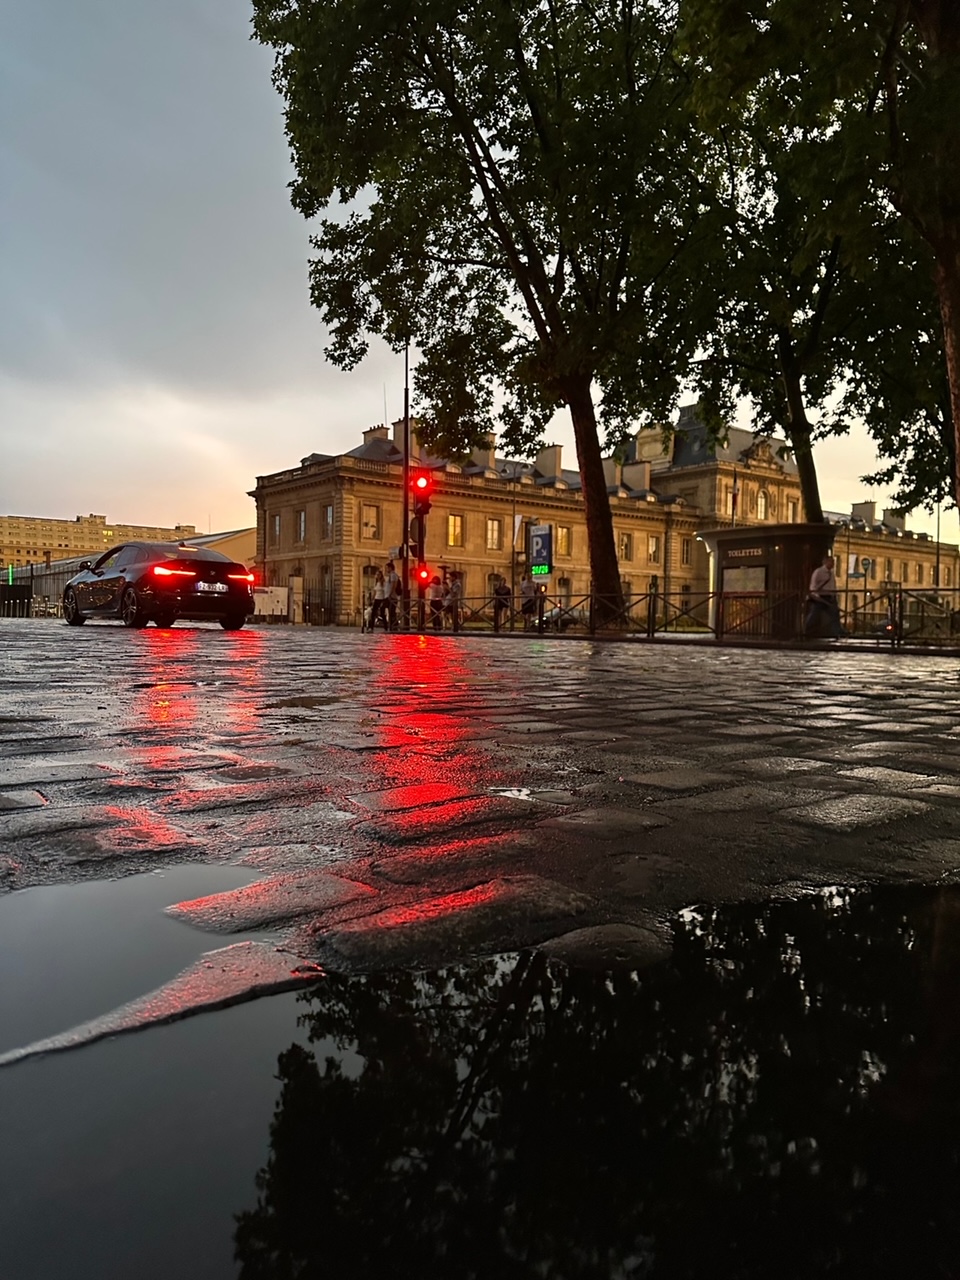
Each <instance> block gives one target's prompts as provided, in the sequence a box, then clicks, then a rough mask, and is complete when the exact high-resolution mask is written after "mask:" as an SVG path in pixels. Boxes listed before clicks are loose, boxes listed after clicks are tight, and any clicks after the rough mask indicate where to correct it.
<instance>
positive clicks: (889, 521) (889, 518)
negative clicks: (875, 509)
mask: <svg viewBox="0 0 960 1280" xmlns="http://www.w3.org/2000/svg"><path fill="white" fill-rule="evenodd" d="M883 523H884V524H885V525H886V526H887V528H888V529H897V530H898V531H899V532H900V533H903V531H904V529H906V527H907V518H906V516H905V515H904V514H903V512H902V511H890V510H887V511H884V513H883Z"/></svg>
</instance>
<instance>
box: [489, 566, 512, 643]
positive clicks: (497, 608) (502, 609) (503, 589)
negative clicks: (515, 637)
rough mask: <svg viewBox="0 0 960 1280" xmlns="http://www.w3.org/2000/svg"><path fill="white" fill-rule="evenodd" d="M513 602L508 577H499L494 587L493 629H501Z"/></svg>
mask: <svg viewBox="0 0 960 1280" xmlns="http://www.w3.org/2000/svg"><path fill="white" fill-rule="evenodd" d="M512 603H513V596H512V594H511V592H510V587H509V585H508V584H507V580H506V578H502V577H499V578H497V581H496V584H495V586H494V588H493V629H494V631H499V630H500V626H501V623H502V622H503V615H504V614H505V613H506V612H507V610H508V609H509V608H510V606H511V604H512Z"/></svg>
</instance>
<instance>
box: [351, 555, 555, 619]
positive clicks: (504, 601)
mask: <svg viewBox="0 0 960 1280" xmlns="http://www.w3.org/2000/svg"><path fill="white" fill-rule="evenodd" d="M424 594H425V598H426V603H427V616H428V618H429V622H430V625H431V627H432V628H433V630H434V631H442V630H444V628H445V627H447V628H449V629H450V630H452V631H459V630H460V625H461V622H462V602H463V575H462V573H460V571H459V570H458V569H451V570H449V572H448V571H447V570H444V572H443V577H442V578H441V577H440V575H439V574H436V573H435V574H434V575H433V577H432V578H431V579H430V581H429V582H428V583H427V587H426V591H425V593H424ZM492 595H493V628H494V630H495V631H499V630H500V629H501V627H502V626H503V622H504V619H505V618H507V617H509V614H510V610H511V609H512V608H513V591H512V590H511V588H510V584H509V583H508V582H507V580H506V578H503V577H498V578H497V579H496V581H495V582H494V585H493V593H492ZM402 599H403V585H402V583H401V581H400V575H399V574H398V573H397V570H396V566H395V564H394V562H393V561H392V560H388V561H387V562H386V564H385V565H384V566H383V568H382V569H378V570H377V571H376V574H375V576H374V580H373V590H372V592H371V597H370V604H369V612H368V613H367V614H366V615H365V630H367V631H375V630H376V628H377V624H378V623H379V624H381V625H382V626H383V629H384V631H396V630H397V629H398V623H397V609H398V607H399V605H400V602H401V600H402ZM520 614H521V617H522V619H523V626H524V630H528V629H529V628H530V627H532V626H533V625H534V624H535V623H536V614H537V584H536V583H535V582H534V581H533V579H532V578H531V577H530V575H529V574H528V573H525V574H524V575H523V578H522V579H521V582H520Z"/></svg>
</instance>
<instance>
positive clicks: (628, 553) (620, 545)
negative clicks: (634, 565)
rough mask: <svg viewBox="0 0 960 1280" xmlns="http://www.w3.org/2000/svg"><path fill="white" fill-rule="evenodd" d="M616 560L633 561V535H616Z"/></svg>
mask: <svg viewBox="0 0 960 1280" xmlns="http://www.w3.org/2000/svg"><path fill="white" fill-rule="evenodd" d="M617 559H618V560H632V559H633V534H632V533H620V534H618V535H617Z"/></svg>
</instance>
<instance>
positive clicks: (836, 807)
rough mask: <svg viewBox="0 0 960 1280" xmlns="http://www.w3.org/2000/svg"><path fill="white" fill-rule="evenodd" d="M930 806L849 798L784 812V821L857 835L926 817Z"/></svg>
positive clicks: (901, 799) (879, 798)
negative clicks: (864, 829)
mask: <svg viewBox="0 0 960 1280" xmlns="http://www.w3.org/2000/svg"><path fill="white" fill-rule="evenodd" d="M929 808H930V806H929V805H928V804H923V803H922V802H921V801H919V800H908V799H905V798H904V797H901V796H880V795H857V794H853V795H847V796H843V797H842V798H835V799H832V800H826V801H819V802H817V803H816V804H807V805H801V806H800V807H798V808H795V809H794V808H790V809H784V810H783V817H785V818H791V819H793V820H795V821H797V822H804V823H808V824H810V825H811V826H815V827H825V828H828V829H829V830H832V831H855V830H857V829H858V828H860V827H871V826H876V825H878V824H879V823H882V822H892V821H894V820H895V819H897V818H905V817H907V816H909V815H911V814H919V813H923V812H924V811H925V810H928V809H929Z"/></svg>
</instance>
